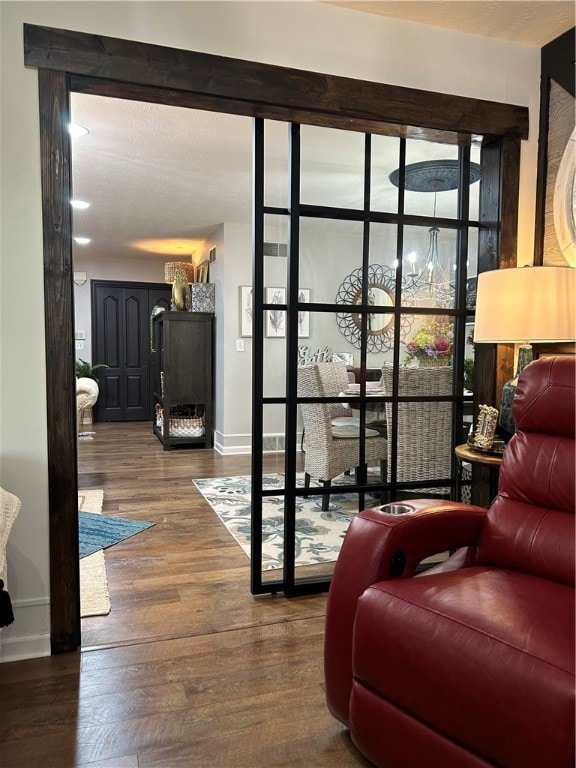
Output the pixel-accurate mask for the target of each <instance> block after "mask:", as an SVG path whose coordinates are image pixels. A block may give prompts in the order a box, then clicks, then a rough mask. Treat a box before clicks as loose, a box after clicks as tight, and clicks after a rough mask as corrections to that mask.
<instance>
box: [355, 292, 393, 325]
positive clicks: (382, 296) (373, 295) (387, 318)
mask: <svg viewBox="0 0 576 768" xmlns="http://www.w3.org/2000/svg"><path fill="white" fill-rule="evenodd" d="M354 304H362V290H359V291H358V292H357V294H356V298H355V301H354ZM368 304H373V305H374V306H376V307H393V306H394V296H393V295H392V294H391V293H390V291H389V290H388V289H387V288H384V287H383V286H382V285H379V284H378V283H370V285H369V286H368ZM352 319H353V320H354V322H355V323H356V325H357V326H358V328H360V323H361V319H360V315H352ZM393 323H394V316H393V315H381V314H380V313H378V312H374V314H369V315H368V319H367V326H368V333H369V334H371V335H375V334H376V335H377V334H379V333H384V331H385V330H386V329H387V328H388V327H389V326H390V325H391V324H393Z"/></svg>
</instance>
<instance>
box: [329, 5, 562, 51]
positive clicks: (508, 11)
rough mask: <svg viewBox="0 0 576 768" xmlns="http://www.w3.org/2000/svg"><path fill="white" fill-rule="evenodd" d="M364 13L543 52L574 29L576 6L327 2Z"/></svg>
mask: <svg viewBox="0 0 576 768" xmlns="http://www.w3.org/2000/svg"><path fill="white" fill-rule="evenodd" d="M323 1H324V2H325V3H326V4H327V5H337V6H340V7H342V8H349V9H351V10H354V11H361V12H363V13H373V14H377V15H379V16H388V17H390V18H395V19H404V20H405V21H416V22H419V23H420V24H428V25H430V26H433V27H443V28H445V29H454V30H457V31H458V32H469V33H471V34H474V35H482V36H484V37H496V38H500V39H501V40H510V41H514V42H517V43H523V44H524V45H533V46H537V47H538V48H541V47H542V46H543V45H546V43H549V42H550V41H551V40H554V39H555V38H556V37H558V36H559V35H561V34H562V33H563V32H566V31H567V30H568V29H571V28H572V27H573V26H574V24H575V20H576V4H575V3H574V2H564V0H548V1H547V2H541V1H540V0H390V2H388V1H385V2H380V1H379V0H323Z"/></svg>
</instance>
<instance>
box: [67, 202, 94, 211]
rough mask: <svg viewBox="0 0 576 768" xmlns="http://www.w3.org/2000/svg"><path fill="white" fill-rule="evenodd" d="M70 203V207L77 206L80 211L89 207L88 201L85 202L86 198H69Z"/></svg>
mask: <svg viewBox="0 0 576 768" xmlns="http://www.w3.org/2000/svg"><path fill="white" fill-rule="evenodd" d="M70 205H71V206H72V208H78V209H79V210H80V211H83V210H85V209H86V208H90V203H87V202H86V200H70Z"/></svg>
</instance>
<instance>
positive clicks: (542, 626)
mask: <svg viewBox="0 0 576 768" xmlns="http://www.w3.org/2000/svg"><path fill="white" fill-rule="evenodd" d="M574 372H575V366H574V362H573V361H572V360H571V359H570V358H567V357H565V358H561V357H556V358H545V359H540V360H537V361H535V362H533V363H531V364H530V365H529V366H528V367H527V368H526V369H525V370H524V372H523V373H522V375H521V376H520V380H519V382H518V388H517V394H516V397H515V400H514V406H513V408H514V418H515V422H516V434H515V435H514V437H513V438H512V439H511V440H510V442H509V444H508V446H507V447H506V451H505V453H504V456H503V460H502V466H501V470H500V482H499V489H498V495H497V497H496V499H495V500H494V502H493V503H492V505H491V507H490V509H489V510H488V509H483V508H480V507H474V506H468V505H464V504H459V503H456V502H442V503H433V502H431V501H430V500H425V499H421V500H417V501H410V502H408V504H410V505H411V506H413V507H414V509H415V511H416V514H413V515H411V514H408V515H401V516H393V515H388V514H383V513H382V512H380V511H379V510H378V509H368V510H365V511H363V512H361V513H360V514H359V515H358V516H357V517H356V518H355V519H354V520H353V522H352V524H351V525H350V528H349V530H348V533H347V535H346V538H345V540H344V544H343V547H342V551H341V553H340V557H339V559H338V563H337V565H336V569H335V572H334V576H333V579H332V584H331V587H330V593H329V598H328V608H327V617H326V638H325V659H324V661H325V678H326V696H327V702H328V706H329V709H330V711H331V712H332V714H333V715H334V716H335V717H337V718H338V719H340V720H341V721H342V722H344V723H346V724H347V725H348V726H349V728H350V734H351V737H352V739H353V741H354V743H355V744H356V746H357V747H358V749H359V750H360V751H361V752H362V753H363V754H364V755H366V757H368V759H369V760H371V761H372V762H373V763H374V764H375V765H377V766H381V768H398V767H399V766H404V767H405V768H424V766H425V767H426V768H466V767H467V766H470V767H471V768H472V767H473V768H486V766H499V767H500V768H512V767H514V768H573V766H574V716H575V712H574V566H575V563H574V515H575V510H574V504H575V483H574V477H575V474H576V466H575V455H574V424H575V395H576V393H575V381H574V380H575V376H574ZM461 547H469V548H471V549H468V550H467V553H468V554H467V558H466V561H465V562H464V563H462V562H460V563H459V566H457V568H456V570H451V568H452V565H450V566H449V565H448V563H449V562H450V561H447V564H446V565H445V566H444V567H439V568H437V569H432V570H430V571H427V572H425V573H423V574H421V575H419V576H418V577H416V578H411V577H412V576H414V573H415V568H416V566H417V564H418V563H419V562H420V561H421V560H422V559H423V558H425V557H428V556H430V555H432V554H434V553H437V552H441V551H445V550H451V549H456V548H461ZM400 570H401V573H400V575H399V576H398V573H399V571H400ZM393 574H395V575H393Z"/></svg>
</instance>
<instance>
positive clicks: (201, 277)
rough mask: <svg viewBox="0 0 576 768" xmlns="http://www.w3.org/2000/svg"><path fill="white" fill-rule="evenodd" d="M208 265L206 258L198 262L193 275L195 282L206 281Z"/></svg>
mask: <svg viewBox="0 0 576 768" xmlns="http://www.w3.org/2000/svg"><path fill="white" fill-rule="evenodd" d="M208 267H209V262H208V259H206V260H205V261H203V262H202V263H201V264H198V266H197V267H196V275H195V278H196V280H195V281H196V282H197V283H207V282H208Z"/></svg>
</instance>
